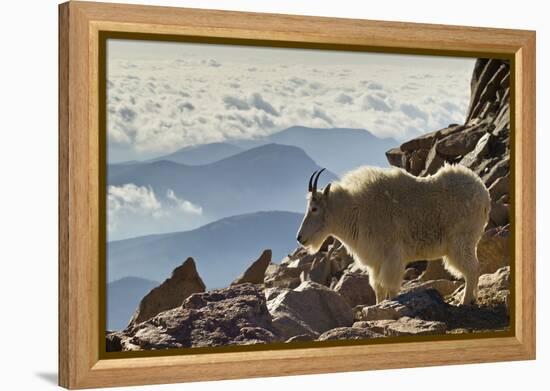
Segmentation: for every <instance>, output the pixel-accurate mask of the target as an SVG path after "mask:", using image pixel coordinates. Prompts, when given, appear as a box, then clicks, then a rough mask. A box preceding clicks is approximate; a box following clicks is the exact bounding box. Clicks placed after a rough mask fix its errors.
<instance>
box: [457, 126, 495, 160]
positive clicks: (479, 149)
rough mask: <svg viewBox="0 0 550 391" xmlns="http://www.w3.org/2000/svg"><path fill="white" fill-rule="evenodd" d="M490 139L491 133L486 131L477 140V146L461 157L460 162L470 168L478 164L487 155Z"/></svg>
mask: <svg viewBox="0 0 550 391" xmlns="http://www.w3.org/2000/svg"><path fill="white" fill-rule="evenodd" d="M490 141H491V134H490V133H485V134H484V135H483V137H481V138H480V139H479V140H478V141H477V143H476V145H475V147H474V148H473V149H472V150H471V151H470V152H468V153H467V154H466V155H465V156H464V157H463V158H462V159H461V161H460V164H462V165H464V166H466V167H469V168H473V167H475V166H477V165H478V164H479V163H480V162H481V161H482V160H483V159H484V158H485V157H486V156H487V153H488V151H489V143H490Z"/></svg>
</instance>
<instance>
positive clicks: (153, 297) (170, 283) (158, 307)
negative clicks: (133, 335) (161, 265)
mask: <svg viewBox="0 0 550 391" xmlns="http://www.w3.org/2000/svg"><path fill="white" fill-rule="evenodd" d="M205 288H206V287H205V285H204V282H202V279H201V277H200V276H199V273H198V272H197V267H196V265H195V261H194V260H193V258H187V260H186V261H185V262H184V263H183V264H182V265H181V266H178V267H177V268H175V269H174V271H173V272H172V276H171V277H170V278H168V279H167V280H165V281H164V282H163V283H162V284H160V285H159V286H157V287H156V288H153V289H152V290H151V292H149V293H148V294H147V295H146V296H145V297H144V298H143V299H141V302H140V303H139V306H138V308H137V310H136V312H135V313H134V315H133V316H132V319H131V320H130V323H129V327H130V326H131V325H132V324H137V323H141V322H143V321H145V320H147V319H150V318H152V317H153V316H155V315H157V314H158V313H160V312H162V311H166V310H169V309H171V308H175V307H178V306H180V305H181V303H183V301H184V300H185V299H186V298H187V297H189V296H190V295H191V294H193V293H197V292H204V290H205Z"/></svg>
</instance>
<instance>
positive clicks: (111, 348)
mask: <svg viewBox="0 0 550 391" xmlns="http://www.w3.org/2000/svg"><path fill="white" fill-rule="evenodd" d="M105 343H106V345H105V350H106V351H107V352H120V351H122V336H121V334H120V333H118V332H112V331H107V333H106V335H105Z"/></svg>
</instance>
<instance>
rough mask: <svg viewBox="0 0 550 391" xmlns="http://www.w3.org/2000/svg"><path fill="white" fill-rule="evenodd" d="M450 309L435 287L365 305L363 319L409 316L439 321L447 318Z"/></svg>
mask: <svg viewBox="0 0 550 391" xmlns="http://www.w3.org/2000/svg"><path fill="white" fill-rule="evenodd" d="M448 310H449V306H448V304H447V303H445V302H444V301H443V299H442V297H441V295H440V294H439V292H438V291H436V290H435V289H426V290H422V291H420V290H417V291H412V292H407V293H403V294H400V295H399V296H397V297H396V298H394V299H392V300H384V301H382V302H380V303H378V304H375V305H373V306H367V307H363V308H362V318H361V320H397V319H399V318H401V317H403V316H409V317H420V318H422V319H424V320H438V321H439V320H444V319H445V318H446V316H447V314H448Z"/></svg>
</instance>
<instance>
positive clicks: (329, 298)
mask: <svg viewBox="0 0 550 391" xmlns="http://www.w3.org/2000/svg"><path fill="white" fill-rule="evenodd" d="M267 308H268V309H269V312H270V314H271V316H272V317H273V329H274V330H275V332H276V334H277V335H279V336H280V337H282V338H283V339H285V340H286V339H288V338H291V337H293V336H296V335H300V334H306V335H311V336H314V337H317V336H318V335H319V334H321V333H323V332H325V331H327V330H330V329H333V328H336V327H342V326H351V324H352V322H353V315H352V309H351V307H350V305H349V304H348V303H347V302H346V300H345V299H344V298H343V297H342V296H340V295H339V294H338V293H336V292H333V291H331V290H330V289H329V288H327V287H325V286H323V285H321V284H317V283H315V282H312V281H305V282H303V283H302V284H300V286H299V287H297V288H296V289H293V290H291V289H287V290H284V291H283V292H281V293H280V294H278V295H277V296H275V297H274V298H272V299H271V300H269V301H268V302H267Z"/></svg>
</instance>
